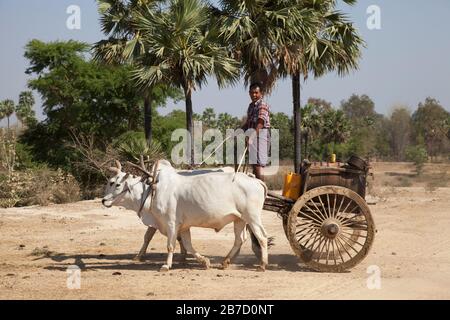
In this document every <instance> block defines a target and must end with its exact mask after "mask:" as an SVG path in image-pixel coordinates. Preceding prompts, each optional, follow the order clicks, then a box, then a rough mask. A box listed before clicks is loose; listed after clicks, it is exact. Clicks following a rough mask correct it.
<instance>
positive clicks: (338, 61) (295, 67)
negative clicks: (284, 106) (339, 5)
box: [279, 0, 364, 173]
mask: <svg viewBox="0 0 450 320" xmlns="http://www.w3.org/2000/svg"><path fill="white" fill-rule="evenodd" d="M343 1H344V2H345V3H347V4H354V3H356V0H343ZM289 2H290V3H292V5H297V6H300V7H303V8H307V9H310V10H313V11H314V12H315V16H316V18H317V20H318V23H317V24H316V26H315V29H314V32H313V33H312V34H310V35H308V37H304V38H302V39H297V38H291V39H290V40H289V41H287V43H286V47H285V49H284V50H283V52H284V55H280V56H279V58H280V68H279V69H280V72H281V73H282V74H283V75H284V76H290V77H291V81H292V94H293V110H294V130H295V135H294V147H295V153H294V166H295V172H297V173H298V172H300V162H301V132H300V130H301V109H300V90H301V87H300V80H301V76H302V75H303V77H304V79H306V78H307V77H308V75H309V73H312V74H313V75H314V76H315V77H319V76H321V75H323V74H325V73H327V72H330V71H337V72H338V74H339V75H341V76H342V75H344V74H347V73H348V72H349V71H350V70H352V69H356V68H357V66H358V60H359V58H360V55H361V53H360V50H361V47H362V46H363V45H364V41H363V40H362V38H361V37H360V36H359V35H358V33H357V31H356V29H355V28H354V27H353V25H352V24H351V23H350V22H349V21H347V19H346V17H345V16H344V15H343V14H342V13H340V12H338V11H336V10H334V8H335V6H336V0H323V1H313V0H311V1H301V0H290V1H289Z"/></svg>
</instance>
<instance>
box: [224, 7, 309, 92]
mask: <svg viewBox="0 0 450 320" xmlns="http://www.w3.org/2000/svg"><path fill="white" fill-rule="evenodd" d="M220 3H221V9H216V12H218V15H219V16H220V17H221V18H220V21H221V22H220V23H221V25H222V29H221V36H222V41H223V42H224V43H229V44H230V51H231V53H232V55H233V56H234V57H235V58H236V59H237V60H239V61H240V62H241V67H242V69H243V73H244V81H245V85H248V83H249V82H250V83H251V82H255V81H257V82H262V83H263V84H264V87H265V89H266V92H270V91H271V89H272V87H273V85H274V84H275V81H276V79H277V78H278V69H279V61H280V59H279V58H278V57H279V56H280V55H281V56H282V55H284V54H285V52H284V51H285V48H286V45H287V41H289V39H292V38H295V39H303V40H305V39H306V38H307V37H308V36H309V34H310V33H311V32H312V30H313V27H314V26H315V25H316V24H317V23H318V22H317V21H316V17H315V16H314V15H313V13H314V12H313V10H310V9H309V8H301V7H300V6H299V5H298V4H297V3H291V2H290V1H286V0H247V1H239V0H222V1H220Z"/></svg>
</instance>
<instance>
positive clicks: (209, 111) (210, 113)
mask: <svg viewBox="0 0 450 320" xmlns="http://www.w3.org/2000/svg"><path fill="white" fill-rule="evenodd" d="M200 120H201V121H202V122H203V125H205V126H206V127H207V128H217V119H216V112H215V111H214V109H213V108H206V109H205V110H203V113H202V115H201V117H200Z"/></svg>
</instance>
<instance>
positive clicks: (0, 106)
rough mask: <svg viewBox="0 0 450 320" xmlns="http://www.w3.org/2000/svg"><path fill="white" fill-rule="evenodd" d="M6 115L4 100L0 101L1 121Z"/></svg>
mask: <svg viewBox="0 0 450 320" xmlns="http://www.w3.org/2000/svg"><path fill="white" fill-rule="evenodd" d="M5 117H6V114H5V106H4V104H3V101H0V122H1V121H2V120H3V118H5Z"/></svg>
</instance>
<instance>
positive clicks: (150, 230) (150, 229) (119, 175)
mask: <svg viewBox="0 0 450 320" xmlns="http://www.w3.org/2000/svg"><path fill="white" fill-rule="evenodd" d="M116 165H117V167H115V168H114V167H112V168H110V170H111V171H112V172H114V173H115V176H114V177H113V178H111V179H110V182H109V185H110V186H112V185H114V184H120V183H116V182H117V181H119V182H121V181H122V180H124V179H123V178H124V177H127V178H128V176H127V175H126V174H125V173H123V172H121V169H122V165H121V164H120V162H118V161H117V162H116ZM177 172H178V174H180V175H184V176H188V175H189V176H193V175H199V174H206V173H211V172H234V169H233V168H231V167H223V168H213V169H196V170H178V171H177ZM133 178H135V177H133ZM116 204H118V203H116ZM128 209H130V210H134V211H136V213H137V214H138V215H139V218H140V219H141V221H142V223H143V224H144V225H146V226H147V231H146V232H145V235H144V242H143V243H142V246H141V249H140V250H139V253H138V254H137V255H136V256H135V257H134V258H133V260H136V261H144V256H145V254H146V252H147V249H148V246H149V244H150V241H151V240H152V239H153V236H154V235H155V233H156V231H157V230H158V229H156V228H155V227H154V226H153V225H151V224H150V223H151V222H152V221H153V220H152V219H151V218H150V217H148V214H149V213H146V211H145V210H144V208H143V210H142V211H143V212H142V214H139V212H138V211H139V209H140V208H137V207H136V206H134V205H133V206H131V207H130V208H128ZM149 218H150V219H149ZM252 239H253V238H252ZM178 242H179V243H180V250H181V254H182V255H183V259H184V258H185V256H186V254H187V252H186V249H185V248H184V246H183V243H182V242H181V239H180V238H178ZM254 250H256V249H254Z"/></svg>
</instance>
